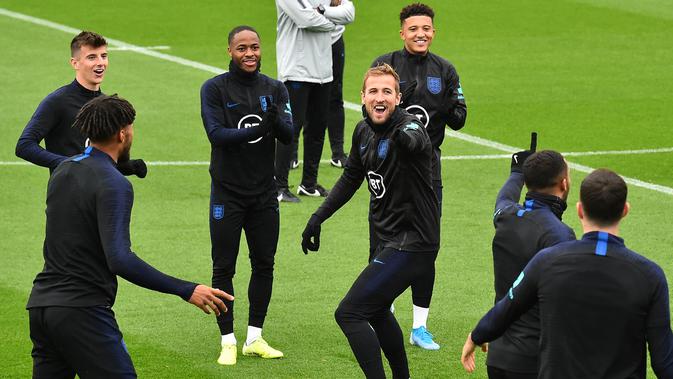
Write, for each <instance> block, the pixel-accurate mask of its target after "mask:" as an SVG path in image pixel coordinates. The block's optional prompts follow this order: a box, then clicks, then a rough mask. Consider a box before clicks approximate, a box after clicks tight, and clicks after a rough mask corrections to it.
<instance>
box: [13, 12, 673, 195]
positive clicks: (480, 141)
mask: <svg viewBox="0 0 673 379" xmlns="http://www.w3.org/2000/svg"><path fill="white" fill-rule="evenodd" d="M0 15H3V16H6V17H10V18H14V19H17V20H21V21H26V22H29V23H31V24H35V25H40V26H45V27H47V28H51V29H55V30H59V31H62V32H65V33H68V34H77V33H79V32H80V31H81V30H80V29H77V28H73V27H70V26H66V25H62V24H59V23H56V22H52V21H49V20H44V19H41V18H37V17H33V16H28V15H25V14H23V13H17V12H12V11H10V10H7V9H5V8H0ZM105 39H106V40H107V42H108V44H109V45H110V46H112V47H116V48H126V49H128V50H129V51H132V52H135V53H138V54H143V55H147V56H150V57H153V58H157V59H162V60H165V61H169V62H173V63H177V64H179V65H183V66H187V67H191V68H194V69H197V70H202V71H206V72H210V73H213V74H221V73H223V72H226V70H225V69H223V68H220V67H215V66H211V65H207V64H203V63H199V62H195V61H192V60H189V59H185V58H180V57H176V56H173V55H169V54H164V53H159V52H157V51H154V50H151V49H148V48H146V47H141V46H136V45H133V44H130V43H127V42H124V41H120V40H116V39H112V38H107V37H106V38H105ZM344 108H346V109H349V110H353V111H357V112H361V110H362V105H358V104H354V103H351V102H348V101H344ZM446 135H447V136H448V137H450V138H456V139H460V140H463V141H466V142H470V143H473V144H475V145H480V146H486V147H490V148H493V149H496V150H500V151H503V152H506V153H510V154H511V153H514V152H517V151H521V150H523V149H521V148H518V147H514V146H509V145H505V144H502V143H499V142H495V141H491V140H487V139H484V138H481V137H476V136H471V135H469V134H465V133H462V132H456V131H448V130H447V132H446ZM652 150H658V149H652ZM596 155H597V154H596ZM490 159H498V158H490ZM5 163H7V165H23V164H27V163H26V162H0V165H3V164H5ZM568 164H569V165H570V167H571V168H573V169H575V170H578V171H581V172H591V171H593V170H594V169H593V168H591V167H589V166H584V165H580V164H577V163H571V162H568ZM622 177H623V178H624V180H625V181H626V182H627V183H629V184H631V185H634V186H637V187H642V188H646V189H649V190H652V191H657V192H661V193H665V194H667V195H673V188H670V187H666V186H662V185H658V184H654V183H648V182H645V181H642V180H639V179H635V178H629V177H626V176H622Z"/></svg>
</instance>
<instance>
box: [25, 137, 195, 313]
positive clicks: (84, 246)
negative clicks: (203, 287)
mask: <svg viewBox="0 0 673 379" xmlns="http://www.w3.org/2000/svg"><path fill="white" fill-rule="evenodd" d="M132 207H133V187H132V186H131V183H130V182H129V181H128V180H127V179H126V178H125V177H124V176H123V175H122V174H121V173H120V172H119V171H118V170H117V168H116V165H115V162H114V160H112V158H110V156H109V155H107V154H106V153H104V152H101V151H100V150H97V149H95V148H93V147H88V148H87V149H86V150H85V152H84V154H81V155H79V156H75V157H71V158H68V159H67V160H66V161H64V162H63V163H62V164H60V165H59V166H58V167H57V168H56V170H55V171H54V172H53V174H52V175H51V177H50V179H49V184H48V187H47V210H46V213H47V228H46V229H47V230H46V237H45V241H44V252H43V254H44V269H43V270H42V272H40V273H39V274H37V277H36V278H35V280H34V281H33V290H32V291H31V294H30V298H29V299H28V305H27V308H36V307H48V306H66V307H89V306H99V305H102V306H112V305H113V304H114V302H115V297H116V295H117V275H119V276H121V277H122V278H124V279H126V280H128V281H130V282H132V283H134V284H137V285H139V286H141V287H145V288H148V289H151V290H155V291H160V292H164V293H170V294H175V295H178V296H180V297H181V298H183V299H184V300H189V298H190V297H191V295H192V293H193V292H194V288H195V287H196V284H195V283H191V282H186V281H184V280H180V279H176V278H173V277H171V276H168V275H165V274H163V273H161V272H160V271H158V270H156V269H155V268H153V267H152V266H150V265H149V264H147V263H145V262H144V261H143V260H142V259H140V258H139V257H138V256H136V255H135V254H134V253H133V252H132V251H131V240H130V238H129V222H130V221H131V208H132Z"/></svg>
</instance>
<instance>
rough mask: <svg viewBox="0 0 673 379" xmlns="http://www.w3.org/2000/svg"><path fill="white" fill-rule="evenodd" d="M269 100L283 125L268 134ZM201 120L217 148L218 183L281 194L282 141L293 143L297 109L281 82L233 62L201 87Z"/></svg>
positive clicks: (214, 174) (213, 166) (213, 164)
mask: <svg viewBox="0 0 673 379" xmlns="http://www.w3.org/2000/svg"><path fill="white" fill-rule="evenodd" d="M269 100H270V101H271V102H273V104H275V105H276V106H277V107H278V115H279V125H276V127H274V128H273V130H274V131H275V132H273V133H270V134H267V135H262V133H261V132H260V130H261V129H260V128H258V126H259V123H260V122H261V120H262V117H263V116H264V113H265V111H266V109H267V107H268V106H269V105H270V104H268V103H267V102H268V101H269ZM201 118H202V120H203V126H204V128H205V130H206V134H207V135H208V140H209V141H210V144H211V154H210V157H211V158H210V176H211V178H212V180H213V182H214V183H218V184H220V185H222V186H224V188H225V189H227V190H229V191H231V192H233V193H236V194H239V195H258V194H261V193H265V192H268V191H275V190H276V184H275V181H274V161H275V151H276V150H275V149H276V139H278V140H279V141H281V142H282V143H285V144H288V143H291V141H292V111H291V109H290V103H289V100H288V94H287V89H286V88H285V86H284V85H283V84H282V83H281V82H279V81H277V80H275V79H271V78H269V77H268V76H266V75H263V74H261V73H259V72H258V71H257V72H254V73H246V72H243V71H242V70H241V69H239V68H238V67H237V66H236V65H234V64H233V63H232V64H230V65H229V72H226V73H224V74H221V75H218V76H216V77H214V78H212V79H209V80H208V81H206V82H205V83H204V84H203V86H202V87H201Z"/></svg>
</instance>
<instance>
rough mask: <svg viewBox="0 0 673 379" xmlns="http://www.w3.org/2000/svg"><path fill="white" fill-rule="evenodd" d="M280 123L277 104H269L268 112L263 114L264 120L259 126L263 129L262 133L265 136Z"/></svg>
mask: <svg viewBox="0 0 673 379" xmlns="http://www.w3.org/2000/svg"><path fill="white" fill-rule="evenodd" d="M277 124H278V106H277V105H276V104H269V105H267V107H266V112H264V116H262V121H260V122H259V127H260V128H261V129H262V135H263V136H265V135H267V134H269V132H271V130H273V128H275V127H276V125H277Z"/></svg>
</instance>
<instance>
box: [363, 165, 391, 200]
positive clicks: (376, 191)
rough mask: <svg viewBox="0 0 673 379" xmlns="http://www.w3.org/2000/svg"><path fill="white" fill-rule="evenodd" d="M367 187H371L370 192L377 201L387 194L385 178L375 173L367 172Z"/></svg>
mask: <svg viewBox="0 0 673 379" xmlns="http://www.w3.org/2000/svg"><path fill="white" fill-rule="evenodd" d="M367 186H368V187H369V192H371V194H372V195H374V197H376V198H377V199H380V198H382V197H383V195H385V194H386V186H385V184H383V176H381V175H380V174H377V173H375V172H374V171H369V172H367Z"/></svg>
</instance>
